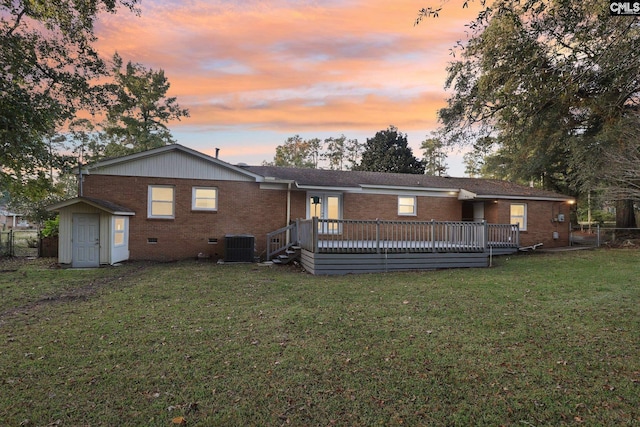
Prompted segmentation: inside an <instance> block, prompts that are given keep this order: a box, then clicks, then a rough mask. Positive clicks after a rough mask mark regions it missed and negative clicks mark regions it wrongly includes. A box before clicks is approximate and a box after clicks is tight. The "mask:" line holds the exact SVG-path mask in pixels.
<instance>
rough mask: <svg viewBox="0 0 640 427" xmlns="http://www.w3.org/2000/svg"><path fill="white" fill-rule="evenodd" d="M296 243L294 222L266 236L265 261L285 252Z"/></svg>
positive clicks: (296, 236)
mask: <svg viewBox="0 0 640 427" xmlns="http://www.w3.org/2000/svg"><path fill="white" fill-rule="evenodd" d="M297 242H298V234H297V225H296V223H295V222H294V223H293V224H290V225H288V226H286V227H282V228H280V229H278V230H276V231H272V232H271V233H268V234H267V259H272V258H273V257H274V256H276V255H279V254H280V253H282V252H284V251H286V250H287V249H289V248H290V247H292V246H294V245H295V244H296V243H297Z"/></svg>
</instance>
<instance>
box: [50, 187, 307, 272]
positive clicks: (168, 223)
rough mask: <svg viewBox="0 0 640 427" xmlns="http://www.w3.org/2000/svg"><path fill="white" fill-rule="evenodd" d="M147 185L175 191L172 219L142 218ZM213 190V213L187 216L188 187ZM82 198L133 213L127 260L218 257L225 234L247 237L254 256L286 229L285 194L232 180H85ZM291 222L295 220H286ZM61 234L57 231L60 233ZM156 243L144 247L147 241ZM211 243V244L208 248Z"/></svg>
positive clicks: (221, 251) (221, 252) (223, 253)
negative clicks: (215, 195)
mask: <svg viewBox="0 0 640 427" xmlns="http://www.w3.org/2000/svg"><path fill="white" fill-rule="evenodd" d="M149 185H172V186H174V187H175V218H174V219H149V218H147V197H148V186H149ZM194 186H205V187H216V188H218V210H217V211H215V212H205V211H192V210H191V195H192V187H194ZM84 196H87V197H96V198H100V199H104V200H108V201H110V202H113V203H116V204H119V205H122V206H125V207H127V208H129V209H132V210H133V211H135V216H132V217H131V218H130V221H129V251H130V254H131V256H130V259H132V260H159V261H171V260H178V259H186V258H196V257H197V256H198V254H200V253H203V254H205V255H206V256H209V257H211V258H212V259H221V258H224V255H225V252H224V246H225V235H230V234H231V235H233V234H251V235H253V236H254V237H255V243H256V255H257V256H262V257H263V256H264V254H265V252H266V234H267V233H268V232H270V231H274V230H277V229H278V228H280V227H284V226H285V225H287V224H286V207H287V192H286V191H279V190H260V187H259V184H257V183H251V182H238V181H212V180H202V179H175V178H153V177H130V176H112V175H89V176H86V177H85V181H84ZM292 219H295V217H292ZM61 231H62V230H61ZM149 238H154V239H157V243H149V242H148V239H149ZM210 239H217V243H215V244H212V243H209V240H210Z"/></svg>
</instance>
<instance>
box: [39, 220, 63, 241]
mask: <svg viewBox="0 0 640 427" xmlns="http://www.w3.org/2000/svg"><path fill="white" fill-rule="evenodd" d="M59 231H60V215H56V217H55V218H53V219H48V220H46V221H45V222H44V226H43V227H42V230H41V231H40V234H41V235H42V237H56V236H57V235H58V232H59Z"/></svg>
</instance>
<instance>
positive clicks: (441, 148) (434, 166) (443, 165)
mask: <svg viewBox="0 0 640 427" xmlns="http://www.w3.org/2000/svg"><path fill="white" fill-rule="evenodd" d="M420 149H421V150H422V162H423V163H424V168H425V172H424V173H425V174H426V175H431V176H443V175H445V174H446V173H447V152H446V151H445V145H444V143H443V142H442V141H441V140H440V139H439V138H427V139H425V140H424V141H422V144H421V145H420Z"/></svg>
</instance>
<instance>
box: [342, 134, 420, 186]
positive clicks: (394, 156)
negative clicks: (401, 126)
mask: <svg viewBox="0 0 640 427" xmlns="http://www.w3.org/2000/svg"><path fill="white" fill-rule="evenodd" d="M353 169H354V170H361V171H373V172H394V173H413V174H424V165H423V164H422V162H421V161H420V160H418V159H417V158H415V157H414V155H413V151H412V150H411V147H409V145H408V142H407V135H406V134H404V135H403V134H402V133H401V132H398V128H396V127H395V126H389V127H388V128H387V129H386V130H382V131H379V132H377V133H376V135H375V136H374V137H373V138H367V142H366V143H365V145H364V151H363V153H362V160H361V161H360V164H358V165H357V166H356V167H354V168H353Z"/></svg>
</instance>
